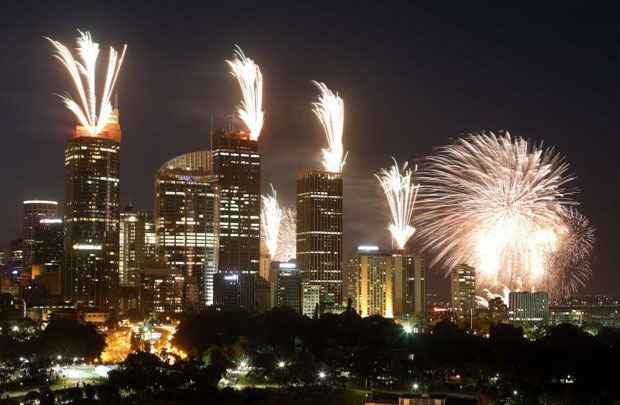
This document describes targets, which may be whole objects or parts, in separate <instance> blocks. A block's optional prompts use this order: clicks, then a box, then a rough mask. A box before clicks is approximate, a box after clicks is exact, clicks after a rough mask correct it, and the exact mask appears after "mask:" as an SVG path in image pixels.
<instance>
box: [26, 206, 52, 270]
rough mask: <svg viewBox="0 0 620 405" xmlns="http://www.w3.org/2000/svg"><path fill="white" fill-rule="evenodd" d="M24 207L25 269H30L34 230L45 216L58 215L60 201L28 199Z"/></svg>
mask: <svg viewBox="0 0 620 405" xmlns="http://www.w3.org/2000/svg"><path fill="white" fill-rule="evenodd" d="M23 204H24V205H23V207H24V225H23V238H24V269H25V270H26V271H28V270H29V269H30V266H31V265H32V263H33V256H34V245H35V240H34V231H35V228H36V227H37V226H38V225H39V222H40V221H41V220H42V219H45V218H55V217H57V216H58V202H57V201H49V200H26V201H24V203H23Z"/></svg>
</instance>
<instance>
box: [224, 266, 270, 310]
mask: <svg viewBox="0 0 620 405" xmlns="http://www.w3.org/2000/svg"><path fill="white" fill-rule="evenodd" d="M214 284H215V305H216V306H218V307H220V308H244V309H246V310H248V311H257V312H264V311H267V310H269V308H270V307H271V289H270V286H269V283H268V282H267V280H265V279H264V278H262V277H260V276H259V275H258V274H249V273H232V272H231V273H222V272H220V273H217V274H216V275H215V281H214Z"/></svg>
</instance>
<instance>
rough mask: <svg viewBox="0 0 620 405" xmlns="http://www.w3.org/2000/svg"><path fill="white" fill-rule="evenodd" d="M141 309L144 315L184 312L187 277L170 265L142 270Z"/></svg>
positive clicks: (140, 277)
mask: <svg viewBox="0 0 620 405" xmlns="http://www.w3.org/2000/svg"><path fill="white" fill-rule="evenodd" d="M139 280H140V281H139V284H140V311H141V312H142V313H143V314H144V315H150V314H175V313H180V312H183V290H184V286H185V278H184V276H183V273H182V272H181V271H178V270H177V269H174V268H169V267H161V268H158V267H153V268H145V269H143V270H142V271H141V272H140V276H139Z"/></svg>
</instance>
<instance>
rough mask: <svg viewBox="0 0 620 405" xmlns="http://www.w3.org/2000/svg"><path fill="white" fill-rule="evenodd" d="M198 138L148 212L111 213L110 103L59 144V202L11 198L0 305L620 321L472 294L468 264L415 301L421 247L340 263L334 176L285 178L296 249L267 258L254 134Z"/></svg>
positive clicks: (527, 298)
mask: <svg viewBox="0 0 620 405" xmlns="http://www.w3.org/2000/svg"><path fill="white" fill-rule="evenodd" d="M209 143H210V148H209V149H206V150H199V151H194V152H190V153H186V154H184V155H181V156H178V157H175V158H172V159H170V160H168V161H167V162H165V163H163V164H162V165H161V167H160V168H159V170H158V171H157V172H156V173H155V176H154V189H155V193H154V210H153V212H147V211H145V210H141V209H137V208H135V207H133V206H131V205H130V206H128V207H125V208H122V209H121V205H120V195H121V193H120V183H121V174H120V173H121V171H120V152H121V148H120V144H121V128H120V125H119V123H118V111H117V110H115V111H114V113H113V114H112V117H111V119H110V121H109V123H108V124H107V125H106V127H105V129H104V130H103V131H101V133H99V134H98V135H97V136H92V135H91V134H89V133H88V132H87V131H85V130H84V128H82V127H80V126H77V127H76V128H75V131H74V133H73V134H72V136H71V137H70V139H69V140H68V142H67V143H66V146H65V153H64V167H65V172H64V176H65V193H64V195H65V198H64V201H62V202H57V201H48V200H42V199H30V200H26V201H24V202H23V234H22V236H21V238H20V239H17V240H14V241H12V242H11V246H10V248H9V250H8V251H7V252H3V254H2V256H0V264H1V265H2V267H0V268H1V272H0V294H2V297H3V299H2V302H4V303H7V302H10V303H12V304H11V305H17V306H20V305H21V307H22V308H23V310H24V311H25V307H26V302H28V303H30V305H31V306H33V307H36V308H45V309H46V310H47V311H49V310H50V309H52V310H53V308H65V309H66V308H67V306H73V307H75V308H77V307H80V308H86V309H87V313H90V314H91V316H98V317H99V318H101V319H105V316H104V315H101V314H107V313H111V312H117V313H121V314H123V313H139V314H142V315H150V314H173V313H178V312H182V311H184V310H188V309H200V308H205V307H207V306H216V307H241V308H245V309H247V310H250V311H258V312H260V311H265V310H268V309H270V308H272V307H275V306H288V307H291V308H293V309H294V310H295V311H297V312H299V313H302V314H304V315H307V316H310V317H313V316H317V315H318V314H320V313H325V312H341V311H343V310H345V309H346V308H347V307H348V308H351V309H354V310H356V311H357V312H358V313H359V314H360V315H361V316H372V315H381V316H384V317H390V318H395V319H397V320H399V321H405V322H410V323H411V324H412V325H416V327H418V326H419V327H424V326H425V325H426V324H427V323H428V322H430V323H432V322H435V321H437V320H438V319H443V318H445V317H450V319H452V320H455V321H457V322H460V323H462V324H464V325H465V326H469V327H470V328H472V327H473V324H474V321H475V320H479V319H485V320H488V321H491V322H507V321H510V322H515V323H522V322H531V323H538V322H545V323H551V324H553V323H561V322H571V323H575V324H578V325H580V326H582V325H583V324H588V323H591V322H598V323H601V324H603V325H605V326H615V325H617V324H620V316H618V310H619V309H620V306H619V305H618V303H612V302H605V303H600V302H597V303H592V302H565V303H554V304H551V303H550V301H549V296H548V295H547V293H545V292H510V293H509V294H508V297H495V298H490V299H485V300H481V299H480V297H478V296H477V294H476V292H477V289H476V271H475V269H474V268H473V267H470V266H467V265H461V266H457V268H455V269H454V270H453V271H452V272H451V280H450V285H451V296H450V302H449V303H446V304H445V305H441V304H437V303H434V302H433V303H431V302H430V300H429V305H427V292H426V286H425V273H426V265H425V261H424V258H423V257H422V256H421V255H419V254H417V253H409V252H404V251H401V250H383V249H381V248H380V247H378V246H370V245H361V246H358V248H357V250H356V251H355V252H354V253H353V255H352V256H351V257H350V258H349V259H348V260H345V259H344V258H343V179H342V174H341V173H334V172H328V171H323V170H314V169H306V170H300V171H299V172H298V173H297V193H296V195H297V201H296V215H297V218H296V247H297V249H296V257H295V259H293V260H291V261H289V262H275V261H272V260H271V259H270V257H269V255H268V254H266V253H265V248H264V243H261V220H260V215H261V195H260V191H261V154H260V150H259V145H258V142H257V141H256V140H252V139H250V137H249V136H248V135H247V133H246V132H244V131H235V130H231V129H229V130H219V131H211V133H210V139H209ZM487 298H488V297H487ZM506 298H507V299H506ZM93 314H98V315H93Z"/></svg>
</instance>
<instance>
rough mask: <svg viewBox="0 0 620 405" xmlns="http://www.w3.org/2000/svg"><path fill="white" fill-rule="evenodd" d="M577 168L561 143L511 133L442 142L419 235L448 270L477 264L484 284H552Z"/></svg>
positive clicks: (432, 161) (424, 196)
mask: <svg viewBox="0 0 620 405" xmlns="http://www.w3.org/2000/svg"><path fill="white" fill-rule="evenodd" d="M568 172H569V166H568V164H567V163H566V162H565V161H564V159H563V158H562V157H561V156H560V155H559V154H557V153H556V152H555V151H554V150H553V149H546V150H545V149H542V148H541V147H538V146H536V145H532V144H530V143H528V142H527V141H526V140H524V139H522V138H512V137H511V136H510V134H509V133H505V134H502V135H496V134H493V133H481V134H476V135H471V136H469V137H468V138H466V139H459V140H457V141H456V142H455V143H454V144H452V145H448V146H445V147H443V148H440V149H439V150H438V151H437V153H436V154H434V155H432V156H431V157H429V158H428V159H427V161H426V162H425V166H424V167H423V170H422V171H421V173H420V177H419V178H420V182H421V183H422V184H423V186H422V188H421V190H420V198H419V200H420V201H419V204H418V207H419V208H420V210H421V213H420V214H419V215H418V216H417V219H418V222H417V225H418V228H419V229H420V232H419V236H420V238H421V240H422V244H423V246H424V247H425V248H426V249H429V250H432V251H433V252H434V253H435V257H436V259H435V262H441V263H443V264H444V265H445V267H446V268H447V269H452V268H453V267H455V266H456V265H457V264H459V263H468V264H470V265H473V266H474V267H476V270H477V275H478V277H479V280H480V285H481V287H489V288H492V289H498V288H503V287H507V288H509V289H510V290H517V291H518V290H521V291H524V290H532V289H536V288H539V287H541V286H542V285H544V280H545V276H546V275H547V273H548V270H549V260H548V258H549V257H551V256H552V255H553V254H554V252H556V251H557V249H558V247H559V246H560V243H561V241H560V238H561V234H562V232H564V229H565V227H564V224H563V222H564V221H563V220H562V215H563V213H564V211H565V209H566V208H567V207H569V206H571V205H574V204H575V203H574V201H573V200H572V198H571V197H572V194H573V193H574V192H573V190H571V188H570V187H569V183H570V182H571V181H572V180H573V177H572V176H571V175H569V173H568Z"/></svg>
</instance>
